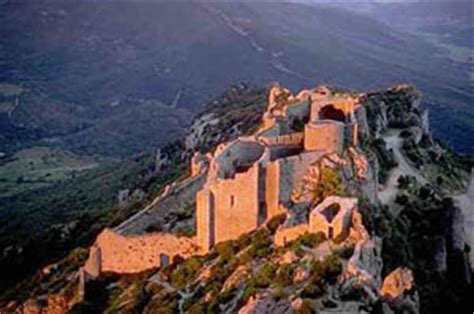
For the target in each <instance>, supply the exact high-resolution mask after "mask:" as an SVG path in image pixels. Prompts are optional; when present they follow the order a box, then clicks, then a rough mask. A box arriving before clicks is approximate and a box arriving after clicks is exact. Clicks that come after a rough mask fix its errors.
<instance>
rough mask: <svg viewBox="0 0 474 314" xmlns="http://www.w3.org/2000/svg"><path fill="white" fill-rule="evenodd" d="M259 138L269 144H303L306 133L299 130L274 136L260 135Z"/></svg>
mask: <svg viewBox="0 0 474 314" xmlns="http://www.w3.org/2000/svg"><path fill="white" fill-rule="evenodd" d="M258 140H259V141H260V142H262V143H263V144H265V145H267V146H276V145H302V144H303V142H304V133H303V132H298V133H291V134H286V135H279V136H274V137H259V138H258Z"/></svg>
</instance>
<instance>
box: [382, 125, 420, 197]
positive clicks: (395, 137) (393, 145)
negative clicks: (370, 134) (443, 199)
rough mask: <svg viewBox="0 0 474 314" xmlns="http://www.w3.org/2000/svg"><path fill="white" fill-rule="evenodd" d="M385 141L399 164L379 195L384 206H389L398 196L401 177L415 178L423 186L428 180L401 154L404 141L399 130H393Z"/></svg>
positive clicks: (385, 137)
mask: <svg viewBox="0 0 474 314" xmlns="http://www.w3.org/2000/svg"><path fill="white" fill-rule="evenodd" d="M383 139H384V140H385V143H386V146H387V149H389V150H390V149H391V150H392V151H393V155H394V157H395V160H396V161H397V163H398V166H397V167H396V168H395V169H393V170H392V171H391V172H390V176H389V178H388V180H387V182H386V183H385V186H384V187H383V189H382V190H380V191H379V193H378V198H379V200H380V201H381V202H382V203H383V204H388V203H390V202H391V201H393V199H394V198H395V196H396V195H397V192H398V178H399V177H400V176H401V175H410V176H414V177H415V178H416V179H417V180H418V182H420V183H421V184H426V183H427V181H426V179H425V178H424V177H423V176H422V175H421V174H420V173H419V172H418V170H416V169H415V168H414V167H412V166H411V165H410V164H409V163H408V161H407V160H406V158H405V156H404V155H403V154H402V152H401V147H402V144H403V139H402V138H400V131H399V130H391V131H389V132H388V133H387V134H386V135H385V136H384V137H383Z"/></svg>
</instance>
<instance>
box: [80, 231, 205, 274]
mask: <svg viewBox="0 0 474 314" xmlns="http://www.w3.org/2000/svg"><path fill="white" fill-rule="evenodd" d="M97 252H99V254H100V258H99V259H98V260H99V262H100V266H99V269H100V272H101V273H103V272H113V273H119V274H130V273H139V272H142V271H145V270H148V269H152V268H155V267H159V266H162V265H164V264H168V263H171V262H173V259H174V258H175V257H177V256H180V257H182V258H187V257H189V256H192V255H194V254H197V253H198V247H197V245H196V244H195V241H194V239H192V238H186V237H177V236H175V235H172V234H168V233H159V232H157V233H149V234H146V235H141V236H129V237H126V236H123V235H120V234H118V233H116V232H114V231H113V230H111V229H104V230H103V231H102V232H101V233H100V234H99V236H98V237H97V239H96V242H95V243H94V245H93V246H92V247H91V249H90V256H89V260H88V261H87V262H86V266H85V268H84V269H85V270H86V271H87V272H88V273H89V267H88V265H94V266H93V270H95V268H96V265H95V264H96V263H97ZM90 259H92V261H90ZM89 275H91V274H90V273H89ZM97 275H98V274H97Z"/></svg>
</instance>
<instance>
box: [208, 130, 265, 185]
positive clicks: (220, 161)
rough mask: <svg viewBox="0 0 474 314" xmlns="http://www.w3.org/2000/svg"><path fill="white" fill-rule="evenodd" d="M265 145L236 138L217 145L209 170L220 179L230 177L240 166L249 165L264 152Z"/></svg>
mask: <svg viewBox="0 0 474 314" xmlns="http://www.w3.org/2000/svg"><path fill="white" fill-rule="evenodd" d="M264 151H265V147H264V146H263V145H262V144H260V143H258V142H256V141H246V140H240V139H239V140H236V141H234V142H232V143H230V144H228V145H226V146H220V147H218V149H217V151H216V154H215V155H216V157H215V159H214V160H212V162H211V170H212V171H213V172H217V173H216V174H217V176H218V177H219V178H222V179H226V178H232V177H233V176H234V175H235V172H236V171H237V168H238V167H240V166H246V165H251V164H253V163H255V162H256V161H258V160H259V159H260V157H262V155H263V154H264Z"/></svg>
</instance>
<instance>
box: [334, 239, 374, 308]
mask: <svg viewBox="0 0 474 314" xmlns="http://www.w3.org/2000/svg"><path fill="white" fill-rule="evenodd" d="M381 251H382V241H381V239H380V238H376V237H375V238H374V239H372V240H370V239H369V240H362V241H360V242H358V243H357V245H356V247H355V250H354V254H353V255H352V257H351V258H350V259H349V262H348V264H347V268H346V271H345V272H344V273H343V274H342V276H341V285H340V291H341V295H350V294H353V293H354V292H356V291H363V292H365V293H366V295H367V297H368V300H369V302H370V303H374V302H376V301H377V300H378V288H379V287H380V283H381V272H382V256H381V253H382V252H381Z"/></svg>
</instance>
